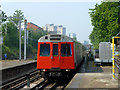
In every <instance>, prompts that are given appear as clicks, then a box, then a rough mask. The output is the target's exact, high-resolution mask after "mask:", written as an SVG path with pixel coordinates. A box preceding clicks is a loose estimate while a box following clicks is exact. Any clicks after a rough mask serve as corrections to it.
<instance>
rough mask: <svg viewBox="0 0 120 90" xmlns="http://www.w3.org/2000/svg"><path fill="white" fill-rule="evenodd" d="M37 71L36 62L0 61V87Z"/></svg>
mask: <svg viewBox="0 0 120 90" xmlns="http://www.w3.org/2000/svg"><path fill="white" fill-rule="evenodd" d="M34 70H37V61H36V60H2V61H0V77H2V81H1V80H0V85H1V83H2V84H5V83H7V82H9V81H11V80H14V79H16V78H18V77H21V76H23V75H26V74H29V73H30V72H32V71H34Z"/></svg>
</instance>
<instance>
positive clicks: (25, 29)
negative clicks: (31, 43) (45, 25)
mask: <svg viewBox="0 0 120 90" xmlns="http://www.w3.org/2000/svg"><path fill="white" fill-rule="evenodd" d="M26 34H27V20H26V19H25V21H24V60H26V36H27V35H26Z"/></svg>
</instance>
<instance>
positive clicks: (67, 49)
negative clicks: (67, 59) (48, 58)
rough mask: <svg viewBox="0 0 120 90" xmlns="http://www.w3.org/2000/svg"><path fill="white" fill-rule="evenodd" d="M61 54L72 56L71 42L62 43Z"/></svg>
mask: <svg viewBox="0 0 120 90" xmlns="http://www.w3.org/2000/svg"><path fill="white" fill-rule="evenodd" d="M61 56H72V50H71V44H61Z"/></svg>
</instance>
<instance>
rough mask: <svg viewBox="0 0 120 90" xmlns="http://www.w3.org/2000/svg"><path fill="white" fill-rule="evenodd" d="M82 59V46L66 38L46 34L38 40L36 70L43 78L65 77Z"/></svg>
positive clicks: (83, 51)
mask: <svg viewBox="0 0 120 90" xmlns="http://www.w3.org/2000/svg"><path fill="white" fill-rule="evenodd" d="M84 58H85V47H84V45H82V44H81V43H80V42H78V41H76V40H74V39H72V38H70V37H68V36H65V35H60V34H48V35H45V36H43V37H41V38H40V39H39V40H38V52H37V69H38V70H40V73H41V75H42V76H43V77H56V76H67V75H68V74H70V73H71V72H74V71H75V70H76V69H77V68H78V66H79V65H80V63H81V62H82V60H84Z"/></svg>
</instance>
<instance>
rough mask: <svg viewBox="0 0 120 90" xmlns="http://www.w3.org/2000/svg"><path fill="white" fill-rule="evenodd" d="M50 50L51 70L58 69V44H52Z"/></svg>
mask: <svg viewBox="0 0 120 90" xmlns="http://www.w3.org/2000/svg"><path fill="white" fill-rule="evenodd" d="M51 46H52V48H51V51H52V52H51V54H52V55H51V68H59V65H60V62H59V56H60V55H59V54H60V52H59V50H60V49H59V48H60V43H52V45H51Z"/></svg>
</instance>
